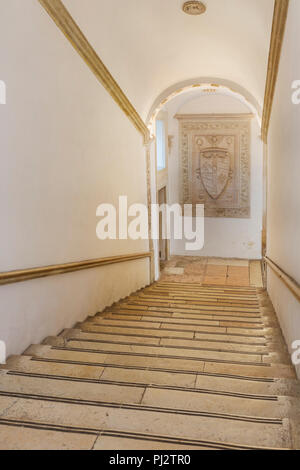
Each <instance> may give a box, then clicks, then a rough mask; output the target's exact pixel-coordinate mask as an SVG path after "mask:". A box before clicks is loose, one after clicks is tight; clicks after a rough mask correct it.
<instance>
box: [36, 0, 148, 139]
mask: <svg viewBox="0 0 300 470" xmlns="http://www.w3.org/2000/svg"><path fill="white" fill-rule="evenodd" d="M38 1H39V2H40V4H41V5H42V6H43V7H44V8H45V10H46V11H47V13H48V14H49V15H50V16H51V18H52V19H53V21H54V22H55V23H56V25H57V26H58V27H59V29H60V30H61V31H62V32H63V33H64V35H65V36H66V38H67V39H68V40H69V41H70V43H71V44H72V46H73V47H74V48H75V49H76V51H77V52H78V54H79V55H80V56H81V57H82V59H83V60H84V61H85V63H86V64H87V65H88V67H89V68H90V69H91V71H92V72H93V73H94V74H95V76H96V77H97V79H98V80H99V82H100V83H101V84H102V85H103V86H104V88H105V89H106V90H107V91H108V93H109V94H110V95H111V97H112V98H113V99H114V100H115V102H116V103H117V104H118V106H119V107H120V108H121V109H122V111H123V112H124V113H125V114H126V116H127V117H128V118H129V119H130V120H131V122H132V123H133V125H134V126H135V127H136V129H137V130H138V131H139V132H140V133H141V134H142V136H143V138H144V142H145V143H147V142H148V140H149V138H150V132H149V130H148V128H147V126H146V124H145V123H144V121H143V120H142V118H141V117H140V115H139V114H138V112H137V111H136V109H135V108H134V106H133V105H132V104H131V102H130V101H129V100H128V98H127V96H126V95H125V94H124V92H123V91H122V89H121V88H120V86H119V85H118V83H117V82H116V81H115V79H114V78H113V76H112V75H111V74H110V72H109V70H108V69H107V68H106V67H105V65H104V64H103V62H102V61H101V59H100V57H99V56H98V55H97V53H96V51H95V50H94V49H93V47H92V46H91V44H90V43H89V41H88V40H87V38H86V37H85V36H84V34H83V33H82V31H81V30H80V28H79V26H78V25H77V24H76V23H75V21H74V19H73V18H72V16H71V15H70V13H69V12H68V10H67V9H66V7H65V6H64V4H63V3H62V1H61V0H38Z"/></svg>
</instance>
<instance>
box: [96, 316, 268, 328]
mask: <svg viewBox="0 0 300 470" xmlns="http://www.w3.org/2000/svg"><path fill="white" fill-rule="evenodd" d="M98 318H99V319H100V318H102V319H104V320H107V321H108V320H114V321H122V322H123V321H124V322H126V321H135V322H140V321H141V322H149V323H151V322H153V323H155V322H160V323H174V324H178V325H179V324H181V325H199V324H204V325H214V324H218V325H220V324H221V323H230V324H232V323H234V324H236V325H237V326H245V327H248V326H249V327H250V328H251V327H252V326H253V327H254V328H261V327H263V326H264V325H265V323H263V322H262V320H261V319H256V318H255V319H252V318H250V319H247V320H244V319H242V320H240V319H238V318H237V317H228V318H224V317H222V316H217V315H216V316H212V315H207V316H206V315H199V316H198V317H197V318H188V317H186V316H184V315H181V316H178V315H177V316H175V315H174V314H173V315H172V317H171V318H170V317H169V318H168V317H167V318H166V317H163V316H162V317H161V316H159V314H156V316H155V317H154V316H151V315H150V316H149V315H148V314H145V315H142V316H138V317H135V316H134V315H129V314H127V315H126V314H123V315H121V314H116V313H104V314H101V315H97V316H96V317H94V320H95V321H96V320H97V319H98Z"/></svg>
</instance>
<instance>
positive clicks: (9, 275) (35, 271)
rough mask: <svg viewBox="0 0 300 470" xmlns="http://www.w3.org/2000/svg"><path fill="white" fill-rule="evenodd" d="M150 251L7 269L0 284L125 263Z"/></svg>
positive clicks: (0, 279) (148, 255)
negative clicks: (12, 269)
mask: <svg viewBox="0 0 300 470" xmlns="http://www.w3.org/2000/svg"><path fill="white" fill-rule="evenodd" d="M151 256H152V255H151V253H150V252H144V253H136V254H132V255H121V256H113V257H109V258H98V259H91V260H86V261H78V262H75V263H66V264H56V265H52V266H44V267H39V268H31V269H22V270H18V271H8V272H4V273H0V285H5V284H12V283H16V282H23V281H29V280H32V279H38V278H41V277H49V276H56V275H58V274H66V273H71V272H75V271H82V270H84V269H92V268H99V267H101V266H108V265H111V264H117V263H125V262H127V261H136V260H139V259H146V258H150V259H151Z"/></svg>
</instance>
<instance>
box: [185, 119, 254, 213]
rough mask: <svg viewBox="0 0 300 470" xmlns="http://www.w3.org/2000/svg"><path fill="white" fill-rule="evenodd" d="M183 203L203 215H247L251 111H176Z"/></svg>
mask: <svg viewBox="0 0 300 470" xmlns="http://www.w3.org/2000/svg"><path fill="white" fill-rule="evenodd" d="M176 117H177V118H178V119H179V121H180V141H181V144H180V146H181V161H182V203H183V204H193V205H196V204H204V206H205V215H206V217H240V218H247V217H250V136H251V131H250V129H251V127H250V125H251V122H250V119H251V118H252V115H247V114H246V115H222V116H221V115H220V116H218V115H179V116H176Z"/></svg>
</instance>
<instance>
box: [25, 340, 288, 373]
mask: <svg viewBox="0 0 300 470" xmlns="http://www.w3.org/2000/svg"><path fill="white" fill-rule="evenodd" d="M26 354H28V355H30V356H37V357H41V358H48V359H52V360H55V361H57V360H61V361H67V362H76V363H81V364H87V365H91V364H95V365H99V366H101V367H102V366H108V365H111V366H114V367H116V366H122V367H127V368H128V367H133V368H142V369H155V370H164V371H166V370H167V371H171V372H190V373H193V374H194V373H197V372H204V371H205V372H208V373H213V374H219V375H224V374H225V375H229V376H232V375H236V376H246V377H261V378H263V377H274V378H296V374H295V369H294V368H293V367H292V366H290V365H285V364H275V365H268V366H266V365H265V364H261V365H259V366H253V365H250V364H249V365H243V364H233V363H230V364H226V363H215V362H211V361H209V362H208V361H207V360H206V361H205V360H199V359H198V360H195V359H187V358H186V357H185V356H183V357H181V358H169V357H149V356H145V355H138V354H130V353H127V354H124V353H120V352H114V353H112V352H109V351H96V350H92V349H83V348H79V347H78V348H73V349H70V348H63V347H50V346H49V347H47V346H45V347H43V346H32V347H31V348H29V349H28V350H27V352H26Z"/></svg>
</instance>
